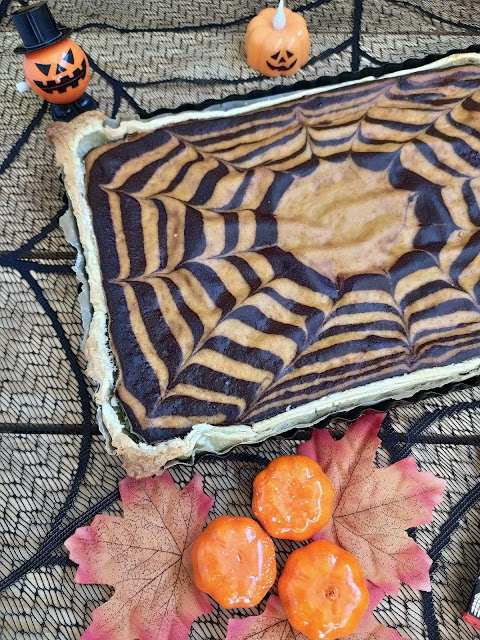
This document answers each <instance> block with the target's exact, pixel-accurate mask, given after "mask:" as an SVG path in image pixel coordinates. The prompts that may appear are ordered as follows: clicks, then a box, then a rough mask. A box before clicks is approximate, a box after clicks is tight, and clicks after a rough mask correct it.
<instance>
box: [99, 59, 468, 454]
mask: <svg viewBox="0 0 480 640" xmlns="http://www.w3.org/2000/svg"><path fill="white" fill-rule="evenodd" d="M479 80H480V73H479V70H478V68H476V67H461V68H457V69H454V70H446V71H442V72H439V71H437V72H433V73H432V72H431V73H422V74H417V75H415V76H413V75H412V76H411V77H403V78H401V79H388V80H381V81H378V82H372V83H369V84H368V85H360V86H357V87H354V88H352V87H349V88H346V89H340V90H336V91H332V92H330V93H328V94H324V95H317V96H314V97H309V98H303V99H301V100H297V101H294V102H291V103H287V104H284V105H281V106H275V107H272V108H267V109H264V110H261V111H259V112H256V113H254V114H247V115H243V116H236V117H224V118H217V119H214V120H211V121H210V122H207V123H205V122H204V123H202V126H199V124H198V123H197V122H185V123H182V124H179V125H172V126H167V127H163V128H161V129H159V130H157V131H153V132H151V133H148V134H146V135H143V136H140V137H136V138H134V139H130V140H125V141H123V142H121V143H120V144H114V145H113V146H106V147H100V148H99V149H96V150H95V151H94V152H93V153H92V157H91V158H89V157H88V156H87V161H86V162H87V173H88V191H87V199H88V203H89V205H90V207H91V210H92V212H93V223H94V228H95V235H96V239H97V242H98V247H99V255H100V263H101V269H102V275H103V285H104V288H105V293H106V297H107V303H108V308H109V312H110V332H111V339H112V342H113V347H114V349H115V353H116V356H117V359H118V364H119V372H120V375H119V379H118V385H117V393H118V396H119V398H120V399H121V401H122V404H123V406H124V408H125V410H126V412H127V414H128V417H129V419H130V422H131V424H132V427H133V429H134V431H135V432H136V433H137V434H139V435H141V436H142V437H143V438H144V439H145V440H146V441H148V442H156V441H158V440H162V439H166V438H170V437H172V435H183V434H185V433H187V432H188V431H189V429H190V428H191V427H192V425H194V424H197V423H201V422H209V423H210V424H213V425H224V424H234V423H241V424H245V423H252V422H256V421H259V420H262V419H265V418H269V417H271V416H274V415H276V414H278V413H280V412H282V411H285V410H286V409H287V408H293V407H296V406H298V405H299V404H301V403H305V402H309V401H311V400H315V399H317V398H319V397H321V396H324V395H325V394H330V393H333V392H336V391H340V390H344V389H348V388H350V387H352V386H360V385H362V384H364V383H366V382H372V381H374V380H381V379H383V378H385V377H389V378H391V377H394V376H401V375H402V374H404V373H407V372H410V371H415V370H418V369H421V368H425V367H432V366H436V365H445V364H448V363H452V362H460V361H462V360H465V359H467V358H471V357H473V356H475V355H480V342H479V336H480V311H479V307H478V294H479V293H480V291H479V287H478V281H479V279H480V278H479V276H480V271H479V265H480V262H479V260H480V259H479V258H478V257H477V256H478V254H479V253H480V233H479V231H480V210H479V204H478V201H479V198H480V156H479V150H480V105H479V103H478V102H477V101H476V99H475V94H476V93H477V91H478V88H479ZM479 96H480V93H479Z"/></svg>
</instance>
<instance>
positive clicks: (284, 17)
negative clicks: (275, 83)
mask: <svg viewBox="0 0 480 640" xmlns="http://www.w3.org/2000/svg"><path fill="white" fill-rule="evenodd" d="M245 51H246V53H247V63H248V64H249V65H250V66H251V67H252V68H253V69H256V70H257V71H260V73H263V75H265V76H270V77H274V76H291V75H293V74H294V73H296V72H297V71H298V70H299V69H300V67H302V66H303V65H304V64H305V63H306V62H307V61H308V55H309V51H310V36H309V34H308V29H307V23H306V22H305V19H304V18H303V16H301V15H300V14H299V13H294V12H293V11H291V10H290V9H285V8H284V6H283V0H280V3H279V5H278V8H277V9H276V10H275V9H273V8H268V9H263V11H260V13H259V14H258V15H257V16H255V17H254V18H252V20H250V23H249V25H248V27H247V36H246V39H245Z"/></svg>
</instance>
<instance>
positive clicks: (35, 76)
mask: <svg viewBox="0 0 480 640" xmlns="http://www.w3.org/2000/svg"><path fill="white" fill-rule="evenodd" d="M12 18H13V20H14V22H15V25H16V27H17V29H18V32H19V34H20V37H21V38H22V40H23V45H24V46H23V47H18V48H17V49H15V53H22V54H23V71H24V73H25V78H26V80H27V82H28V84H29V85H30V86H31V88H32V89H33V90H34V91H35V93H38V95H39V96H40V97H41V98H43V99H44V100H46V101H47V102H50V103H52V104H51V112H52V118H53V119H54V120H71V119H72V118H74V117H75V116H76V115H78V114H79V113H82V112H83V111H88V110H89V109H95V108H96V107H97V106H98V103H97V102H96V101H95V100H93V98H92V97H91V96H89V95H88V94H87V93H85V91H86V89H87V85H88V81H89V79H90V65H89V64H88V60H87V56H86V55H85V53H84V52H83V50H82V49H81V48H80V47H79V46H78V44H76V43H75V42H73V40H70V38H69V37H68V36H69V35H70V34H71V32H72V30H71V29H66V28H63V29H60V28H59V27H58V26H57V24H56V22H55V20H54V19H53V16H52V14H51V13H50V10H49V8H48V7H47V5H46V4H45V2H40V3H38V4H34V5H29V6H26V7H24V8H22V9H20V10H19V11H16V12H14V13H13V14H12Z"/></svg>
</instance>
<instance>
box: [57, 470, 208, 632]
mask: <svg viewBox="0 0 480 640" xmlns="http://www.w3.org/2000/svg"><path fill="white" fill-rule="evenodd" d="M119 488H120V496H121V499H122V504H123V512H124V516H123V518H119V517H113V516H108V515H99V516H96V517H95V518H94V520H93V522H92V524H91V525H90V526H89V527H82V528H80V529H77V530H76V532H75V533H74V534H73V536H71V537H70V538H69V539H68V540H67V541H66V542H65V546H66V547H67V549H68V550H69V551H70V559H71V560H73V561H74V562H76V563H77V564H78V565H79V567H78V570H77V574H76V576H75V581H76V582H79V583H83V584H93V583H98V584H107V585H110V586H112V587H114V589H115V593H114V595H113V596H112V597H111V598H110V600H109V601H108V602H107V603H105V604H104V605H102V606H101V607H99V608H98V609H96V610H95V611H94V612H93V621H92V624H91V625H90V626H89V627H88V629H87V630H86V631H85V633H84V634H83V636H82V640H159V639H160V638H161V640H186V639H187V638H188V634H189V631H190V627H191V625H192V622H193V620H195V618H197V617H198V616H200V615H202V614H203V613H207V612H209V611H211V606H210V603H209V601H208V599H207V597H206V595H205V594H204V593H202V592H201V591H199V589H197V587H196V586H195V583H194V582H193V579H192V573H191V561H190V554H189V551H190V547H191V544H192V543H193V541H194V540H195V539H196V538H197V536H198V535H199V534H200V532H201V531H202V529H203V526H204V524H205V520H206V518H207V515H208V512H209V511H210V509H211V507H212V504H213V500H212V499H211V498H209V497H208V496H206V495H205V494H204V493H203V490H202V481H201V478H200V476H199V475H196V476H195V477H194V478H193V480H192V481H191V482H190V483H189V484H188V485H187V486H186V487H185V489H183V490H182V491H180V490H179V489H177V487H176V486H175V483H174V481H173V479H172V477H171V476H170V474H169V473H167V472H165V473H163V474H162V475H161V476H157V477H155V478H144V479H143V480H134V479H133V478H125V479H124V480H122V481H121V482H120V485H119Z"/></svg>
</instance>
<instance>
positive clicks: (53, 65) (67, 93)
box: [23, 38, 90, 104]
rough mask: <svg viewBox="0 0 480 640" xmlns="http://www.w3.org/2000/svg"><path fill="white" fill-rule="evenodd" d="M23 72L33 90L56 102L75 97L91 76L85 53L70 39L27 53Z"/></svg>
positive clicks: (77, 96) (84, 87)
mask: <svg viewBox="0 0 480 640" xmlns="http://www.w3.org/2000/svg"><path fill="white" fill-rule="evenodd" d="M23 71H24V73H25V77H26V79H27V82H28V84H29V85H30V86H31V87H32V89H33V90H34V91H35V93H38V95H39V96H40V97H41V98H43V99H44V100H47V102H54V103H55V104H69V103H70V102H74V101H75V100H78V98H80V97H81V96H82V95H83V94H84V93H85V91H86V89H87V85H88V81H89V79H90V65H89V64H88V60H87V58H86V56H85V53H84V52H83V50H82V49H81V48H80V47H79V46H78V44H76V43H75V42H73V40H70V39H69V38H65V39H64V40H61V41H60V42H57V43H55V44H52V45H50V46H49V47H45V48H44V49H39V50H38V51H32V52H31V53H26V54H25V55H24V56H23Z"/></svg>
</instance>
